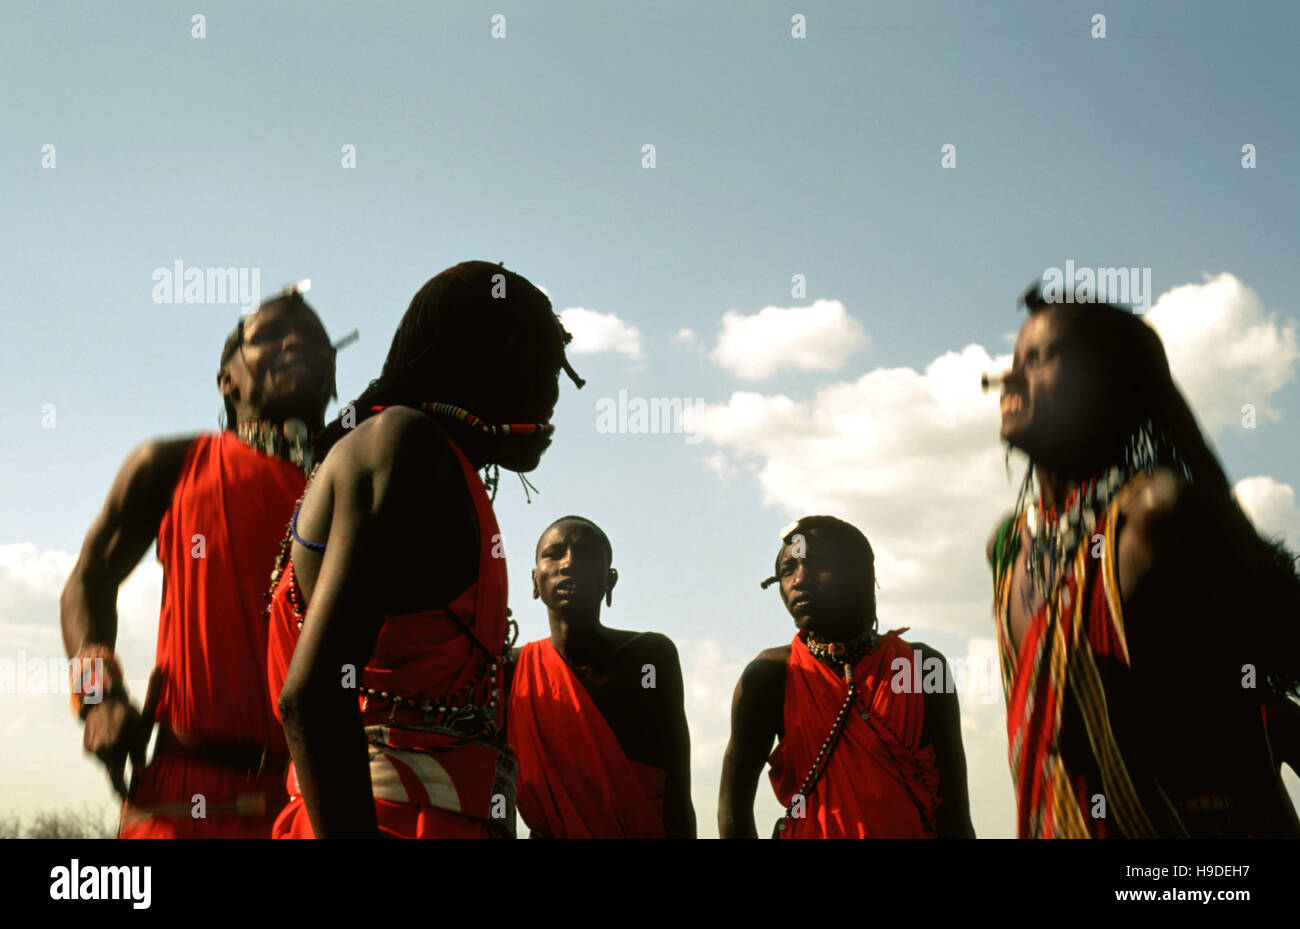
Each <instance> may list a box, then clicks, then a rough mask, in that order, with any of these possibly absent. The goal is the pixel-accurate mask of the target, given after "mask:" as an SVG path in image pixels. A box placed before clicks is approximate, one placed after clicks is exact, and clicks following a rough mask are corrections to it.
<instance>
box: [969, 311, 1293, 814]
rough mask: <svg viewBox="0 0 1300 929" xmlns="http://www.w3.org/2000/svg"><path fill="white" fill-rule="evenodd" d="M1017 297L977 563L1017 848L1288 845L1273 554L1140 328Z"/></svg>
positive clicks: (1279, 602) (1283, 645)
mask: <svg viewBox="0 0 1300 929" xmlns="http://www.w3.org/2000/svg"><path fill="white" fill-rule="evenodd" d="M1021 299H1022V303H1024V304H1025V305H1026V306H1027V308H1028V309H1029V319H1028V320H1027V321H1026V322H1025V324H1024V325H1023V326H1022V327H1021V329H1020V334H1019V336H1018V337H1017V339H1016V346H1015V352H1014V354H1013V356H1012V365H1011V368H1010V370H1008V371H1007V372H1005V374H1004V375H1003V377H1002V378H1001V381H1002V398H1001V414H1002V424H1001V436H1002V439H1003V441H1005V442H1006V443H1007V444H1009V445H1011V446H1014V447H1015V448H1017V449H1019V450H1020V451H1023V452H1024V453H1025V454H1026V455H1027V456H1028V457H1029V460H1030V466H1029V469H1028V471H1027V472H1026V475H1025V479H1024V483H1023V484H1022V486H1021V491H1020V499H1019V500H1018V501H1017V503H1016V508H1015V511H1014V512H1013V513H1011V514H1009V515H1008V516H1007V517H1006V518H1004V519H1003V520H1002V521H1001V522H1000V523H999V525H998V526H997V528H996V529H995V530H994V532H993V534H992V536H991V537H990V539H989V545H988V557H989V562H990V566H991V567H992V568H993V580H994V598H995V599H994V603H995V617H996V622H997V633H998V644H999V654H1000V657H1001V662H1002V681H1003V688H1004V691H1005V693H1006V698H1007V735H1008V745H1009V749H1010V750H1009V760H1010V762H1011V770H1012V776H1013V778H1014V783H1015V788H1016V800H1017V832H1018V835H1019V836H1020V837H1022V838H1119V837H1122V838H1149V837H1158V838H1186V837H1191V838H1218V837H1223V838H1245V837H1289V838H1295V837H1300V818H1298V817H1297V815H1296V812H1295V809H1294V807H1293V805H1292V803H1291V801H1290V798H1289V797H1288V796H1287V792H1286V788H1285V786H1284V784H1283V782H1282V780H1281V778H1280V776H1279V765H1280V763H1281V762H1282V760H1284V759H1290V760H1291V762H1292V763H1293V764H1294V760H1295V759H1296V758H1297V756H1298V755H1300V751H1297V745H1300V738H1298V737H1297V735H1296V728H1297V725H1296V722H1295V710H1294V707H1295V704H1294V703H1292V702H1291V698H1292V697H1294V696H1295V695H1297V694H1300V624H1297V623H1296V615H1297V612H1300V578H1298V577H1297V572H1296V561H1295V556H1294V555H1293V553H1291V552H1290V551H1289V550H1288V549H1286V547H1285V546H1284V545H1281V544H1280V543H1275V542H1271V541H1269V540H1266V539H1264V538H1262V537H1261V536H1260V535H1259V533H1258V532H1257V531H1256V530H1255V528H1254V527H1253V526H1252V525H1251V523H1250V521H1249V520H1248V519H1247V517H1246V515H1245V513H1244V512H1243V511H1242V509H1241V507H1240V506H1239V505H1238V503H1237V501H1236V499H1235V498H1234V496H1233V493H1232V488H1231V485H1230V484H1229V482H1228V478H1227V475H1226V474H1225V473H1224V470H1223V467H1222V465H1221V464H1220V463H1219V461H1218V458H1217V457H1216V456H1215V454H1214V452H1213V450H1212V449H1211V447H1210V445H1209V443H1208V442H1207V441H1206V439H1205V437H1204V436H1203V435H1202V434H1201V431H1200V427H1199V426H1198V425H1197V423H1196V419H1195V416H1194V414H1193V412H1192V410H1191V408H1190V407H1189V406H1188V404H1187V401H1186V400H1185V399H1184V398H1183V396H1182V393H1181V392H1180V391H1179V389H1178V387H1177V385H1176V384H1175V382H1174V380H1173V377H1172V375H1171V372H1170V369H1169V361H1168V358H1167V357H1166V355H1165V350H1164V346H1163V345H1162V343H1161V341H1160V337H1159V335H1158V334H1157V333H1156V331H1155V330H1154V329H1152V328H1151V326H1149V325H1148V324H1147V323H1146V321H1145V319H1144V318H1143V317H1142V316H1138V315H1135V314H1133V313H1132V312H1130V311H1128V310H1126V309H1124V308H1123V307H1118V306H1112V305H1110V304H1106V303H1087V302H1072V303H1058V302H1053V301H1052V300H1049V299H1048V298H1047V297H1046V296H1045V295H1044V294H1043V293H1042V292H1040V291H1039V289H1038V288H1037V287H1035V288H1032V289H1031V290H1030V291H1029V292H1027V293H1026V294H1025V295H1024V296H1023V297H1022V298H1021ZM1035 485H1036V486H1035ZM1188 681H1192V682H1194V686H1191V687H1188V686H1187V682H1188Z"/></svg>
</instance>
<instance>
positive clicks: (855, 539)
mask: <svg viewBox="0 0 1300 929" xmlns="http://www.w3.org/2000/svg"><path fill="white" fill-rule="evenodd" d="M811 532H816V533H818V534H819V535H821V536H822V537H824V538H826V539H828V540H830V541H831V542H832V544H834V545H835V546H836V547H837V548H838V549H840V550H841V551H844V552H847V553H851V554H850V557H851V558H856V559H857V562H858V567H859V570H860V571H861V573H862V574H861V576H862V578H863V584H862V587H863V595H864V597H865V599H866V608H867V610H868V618H869V619H870V620H871V628H872V629H873V630H874V629H875V628H876V623H877V619H876V588H877V587H879V586H880V585H879V583H878V582H877V581H876V553H875V551H874V550H873V549H872V548H871V543H870V542H868V541H867V537H866V536H865V535H863V534H862V530H861V529H859V528H858V527H857V526H854V525H853V524H852V523H847V522H845V521H844V520H842V519H838V518H836V517H834V516H804V517H803V518H801V519H798V520H796V521H795V522H793V523H791V524H790V525H789V526H787V527H786V528H785V530H784V531H783V532H782V533H781V547H780V548H779V549H778V550H777V553H776V563H775V566H774V567H773V573H772V576H771V577H769V578H767V579H766V580H765V581H763V582H762V583H761V584H760V585H759V586H761V587H762V588H763V589H764V590H766V589H767V588H768V587H771V586H772V585H773V584H777V583H779V582H780V580H781V556H782V555H784V554H785V548H786V546H787V545H789V544H790V543H791V542H792V541H794V537H795V536H796V535H807V534H808V533H811Z"/></svg>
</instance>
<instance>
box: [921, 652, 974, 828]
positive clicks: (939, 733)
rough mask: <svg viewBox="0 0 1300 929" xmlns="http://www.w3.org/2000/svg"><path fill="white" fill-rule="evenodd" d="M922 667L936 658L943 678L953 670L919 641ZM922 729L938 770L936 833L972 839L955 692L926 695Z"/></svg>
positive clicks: (946, 662)
mask: <svg viewBox="0 0 1300 929" xmlns="http://www.w3.org/2000/svg"><path fill="white" fill-rule="evenodd" d="M914 647H915V648H916V649H917V651H918V652H920V657H921V666H922V667H923V668H928V667H930V665H929V664H928V662H929V659H931V658H938V659H939V661H940V662H941V663H942V665H943V678H942V679H943V680H944V681H949V680H952V671H951V670H950V669H949V668H948V661H947V659H945V658H944V657H943V655H942V654H940V653H939V652H937V651H935V650H934V649H932V648H930V647H929V646H928V645H924V644H922V643H919V642H918V643H915V645H914ZM925 730H926V735H927V737H928V738H929V740H930V743H931V744H932V745H933V746H934V755H935V765H936V766H937V767H938V769H939V807H938V809H937V810H936V812H935V833H936V836H937V838H940V839H973V838H975V828H974V826H972V825H971V821H970V793H969V788H968V786H967V783H966V751H965V748H964V747H963V746H962V741H961V707H960V705H959V703H958V700H957V694H956V692H955V691H953V692H949V691H948V690H947V689H945V690H943V691H941V692H939V693H927V694H926V695H925Z"/></svg>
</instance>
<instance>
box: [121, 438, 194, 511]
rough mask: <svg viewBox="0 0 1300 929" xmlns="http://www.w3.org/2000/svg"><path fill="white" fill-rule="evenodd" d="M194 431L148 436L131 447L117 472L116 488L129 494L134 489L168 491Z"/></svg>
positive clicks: (188, 448) (175, 477)
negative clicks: (184, 434) (186, 433)
mask: <svg viewBox="0 0 1300 929" xmlns="http://www.w3.org/2000/svg"><path fill="white" fill-rule="evenodd" d="M197 438H199V436H197V435H186V436H164V437H159V438H154V439H149V440H148V441H146V442H142V443H141V444H140V445H137V446H136V447H135V448H134V449H132V450H131V453H130V454H129V455H127V456H126V461H125V462H123V463H122V468H121V471H120V472H119V473H118V479H117V490H118V492H119V493H121V494H124V495H129V496H131V497H132V498H134V497H135V495H136V494H137V493H140V492H144V493H149V494H153V493H160V494H167V495H170V491H171V490H172V489H173V488H174V487H175V486H176V481H177V480H178V479H179V477H180V471H181V466H182V465H183V464H184V463H185V456H186V455H187V454H188V453H189V450H190V446H191V445H193V444H194V440H195V439H197Z"/></svg>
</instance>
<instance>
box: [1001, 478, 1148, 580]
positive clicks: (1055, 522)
mask: <svg viewBox="0 0 1300 929" xmlns="http://www.w3.org/2000/svg"><path fill="white" fill-rule="evenodd" d="M1134 473H1135V471H1134V469H1131V468H1127V467H1121V466H1119V465H1116V466H1115V467H1112V468H1111V469H1110V470H1108V471H1107V472H1106V473H1105V474H1104V475H1102V476H1101V477H1099V478H1098V477H1090V478H1088V479H1087V480H1086V481H1084V482H1083V483H1082V484H1080V485H1079V486H1078V487H1076V488H1075V489H1074V490H1072V491H1071V492H1070V495H1069V496H1068V497H1066V498H1065V503H1064V505H1063V506H1062V507H1061V510H1060V512H1059V513H1058V512H1057V511H1056V510H1053V509H1049V508H1047V507H1045V506H1044V505H1043V496H1042V494H1041V492H1040V493H1039V495H1038V499H1037V500H1036V501H1033V502H1031V503H1030V504H1029V505H1028V506H1027V507H1026V508H1025V524H1026V526H1027V527H1028V529H1029V539H1030V542H1029V551H1028V553H1027V555H1026V558H1027V563H1026V567H1027V569H1028V572H1029V577H1030V578H1031V580H1032V583H1033V589H1034V590H1035V591H1036V592H1037V594H1038V595H1039V596H1040V597H1041V598H1043V599H1044V600H1047V599H1048V598H1050V597H1051V595H1052V593H1053V591H1054V590H1055V588H1056V585H1057V583H1058V582H1059V581H1060V579H1061V577H1062V576H1063V574H1064V570H1063V569H1064V567H1065V566H1066V565H1068V564H1069V562H1070V560H1071V559H1072V558H1073V556H1074V552H1075V550H1076V549H1078V547H1079V544H1080V543H1081V542H1083V541H1085V540H1088V539H1091V538H1092V535H1093V533H1094V532H1095V531H1096V529H1097V521H1098V517H1099V516H1100V515H1101V514H1102V513H1104V512H1105V511H1106V507H1107V506H1108V505H1109V503H1110V501H1111V500H1112V499H1114V497H1115V495H1116V494H1117V493H1119V490H1120V488H1121V487H1123V486H1124V485H1125V484H1126V483H1128V481H1129V479H1130V478H1131V477H1132V476H1133V474H1134Z"/></svg>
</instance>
